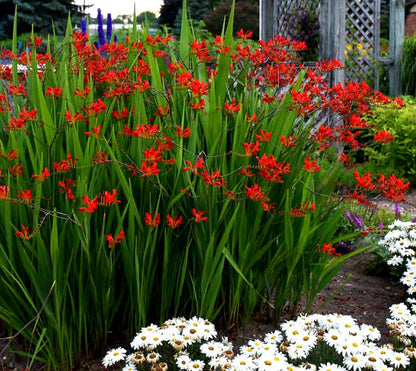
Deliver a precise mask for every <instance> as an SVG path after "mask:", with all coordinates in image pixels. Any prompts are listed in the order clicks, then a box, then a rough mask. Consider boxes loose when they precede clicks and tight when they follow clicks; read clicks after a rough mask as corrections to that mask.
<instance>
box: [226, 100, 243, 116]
mask: <svg viewBox="0 0 416 371" xmlns="http://www.w3.org/2000/svg"><path fill="white" fill-rule="evenodd" d="M240 107H241V104H240V103H236V102H235V98H233V99H232V100H231V103H230V104H228V103H227V102H225V103H224V109H225V110H226V111H227V113H229V114H232V113H236V112H238V111H240Z"/></svg>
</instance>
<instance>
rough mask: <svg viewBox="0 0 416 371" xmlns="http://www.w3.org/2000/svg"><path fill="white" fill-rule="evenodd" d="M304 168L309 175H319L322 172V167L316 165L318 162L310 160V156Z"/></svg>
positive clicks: (307, 157) (304, 163) (305, 161)
mask: <svg viewBox="0 0 416 371" xmlns="http://www.w3.org/2000/svg"><path fill="white" fill-rule="evenodd" d="M303 168H304V169H305V170H306V171H307V172H308V173H317V172H319V171H320V170H321V166H320V165H318V164H317V163H316V160H312V161H311V160H310V156H309V155H307V156H306V158H305V160H304V162H303Z"/></svg>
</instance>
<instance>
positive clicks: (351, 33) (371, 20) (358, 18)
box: [345, 0, 380, 89]
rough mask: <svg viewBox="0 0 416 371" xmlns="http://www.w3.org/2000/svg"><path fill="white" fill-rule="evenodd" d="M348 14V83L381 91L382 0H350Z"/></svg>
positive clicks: (346, 24) (346, 35)
mask: <svg viewBox="0 0 416 371" xmlns="http://www.w3.org/2000/svg"><path fill="white" fill-rule="evenodd" d="M345 14H346V21H345V44H346V45H345V46H346V49H345V51H346V53H347V57H346V58H347V59H346V65H347V67H348V68H347V70H346V76H345V77H346V80H347V81H362V80H365V81H367V82H369V83H370V84H371V85H373V87H375V88H376V89H378V71H379V68H378V62H377V61H378V60H379V57H380V55H379V53H380V47H379V45H380V0H365V1H361V0H347V1H346V12H345Z"/></svg>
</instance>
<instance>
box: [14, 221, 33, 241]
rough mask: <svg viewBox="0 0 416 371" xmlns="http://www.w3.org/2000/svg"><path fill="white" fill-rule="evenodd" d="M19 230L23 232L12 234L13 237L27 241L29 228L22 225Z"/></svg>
mask: <svg viewBox="0 0 416 371" xmlns="http://www.w3.org/2000/svg"><path fill="white" fill-rule="evenodd" d="M20 228H21V229H22V231H23V232H21V231H17V232H14V235H15V236H16V237H19V238H21V239H23V240H25V241H27V240H29V238H30V236H29V227H25V226H24V225H23V224H22V225H21V226H20Z"/></svg>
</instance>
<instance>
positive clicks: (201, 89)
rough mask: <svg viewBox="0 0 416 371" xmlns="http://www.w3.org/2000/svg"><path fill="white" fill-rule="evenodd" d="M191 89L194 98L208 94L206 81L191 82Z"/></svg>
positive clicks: (194, 80)
mask: <svg viewBox="0 0 416 371" xmlns="http://www.w3.org/2000/svg"><path fill="white" fill-rule="evenodd" d="M189 89H190V91H191V94H192V95H193V96H194V97H200V96H201V95H207V94H208V84H207V83H206V82H204V81H199V80H198V79H193V80H192V81H191V84H190V87H189Z"/></svg>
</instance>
